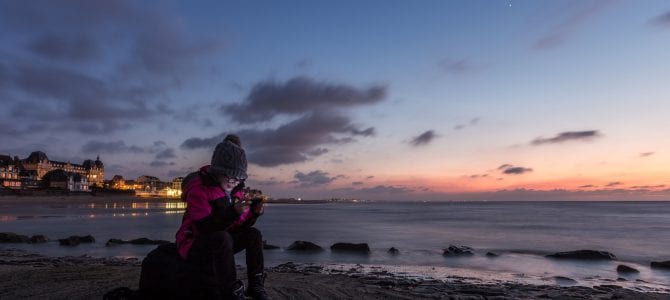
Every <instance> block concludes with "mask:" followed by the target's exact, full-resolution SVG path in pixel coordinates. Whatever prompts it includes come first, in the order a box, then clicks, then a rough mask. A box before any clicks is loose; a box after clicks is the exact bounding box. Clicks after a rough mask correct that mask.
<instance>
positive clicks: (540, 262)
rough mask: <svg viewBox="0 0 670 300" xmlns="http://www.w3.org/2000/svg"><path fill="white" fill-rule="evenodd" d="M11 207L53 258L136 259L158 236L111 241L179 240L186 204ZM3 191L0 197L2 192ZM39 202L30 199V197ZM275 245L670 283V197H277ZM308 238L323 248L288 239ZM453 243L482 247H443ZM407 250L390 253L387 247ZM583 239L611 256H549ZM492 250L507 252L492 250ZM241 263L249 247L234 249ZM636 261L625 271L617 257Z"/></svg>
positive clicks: (433, 271)
mask: <svg viewBox="0 0 670 300" xmlns="http://www.w3.org/2000/svg"><path fill="white" fill-rule="evenodd" d="M64 199H65V200H63V201H61V202H58V203H57V204H54V203H52V202H49V204H44V205H38V204H32V205H6V204H4V205H3V204H2V201H0V232H15V233H18V234H22V235H28V236H30V235H36V234H42V235H45V236H47V237H48V238H49V239H50V241H49V242H47V243H45V244H0V248H17V249H24V250H27V251H29V252H34V253H39V254H44V255H49V256H80V255H89V256H94V257H126V258H128V257H136V258H138V259H142V258H143V257H144V256H145V255H146V254H147V253H148V252H149V251H151V250H152V249H154V248H155V247H156V246H152V245H129V244H125V245H117V246H109V247H107V246H105V242H106V241H107V240H108V239H111V238H117V239H124V240H130V239H135V238H140V237H147V238H150V239H160V240H168V241H174V235H175V232H176V231H177V228H178V227H179V225H180V223H181V218H182V215H183V212H184V209H185V205H184V203H183V202H179V201H174V202H165V201H164V200H153V199H149V200H143V199H139V198H138V200H137V201H134V202H128V201H115V200H114V198H105V199H108V200H104V201H100V200H96V202H91V203H81V202H79V203H76V204H75V203H73V204H68V202H67V198H64ZM0 200H1V199H0ZM31 203H32V202H31ZM255 226H256V227H257V228H258V229H260V230H261V232H262V233H263V239H264V240H266V241H267V243H268V244H271V245H276V246H279V247H280V248H279V249H276V250H265V252H264V255H265V261H266V266H268V267H272V266H276V265H279V264H282V263H286V262H294V263H302V264H317V265H322V266H326V267H327V268H330V269H338V268H339V269H341V270H347V269H350V268H352V267H359V268H361V267H363V268H366V269H369V270H378V269H380V268H381V269H384V270H387V271H389V272H393V273H395V274H402V275H406V276H408V277H410V276H413V277H424V278H434V279H444V280H446V279H448V278H453V277H454V276H459V277H463V278H470V279H472V280H474V281H476V282H483V283H487V282H489V283H490V282H500V281H505V282H522V283H530V284H559V285H583V286H596V285H602V284H617V285H620V286H624V287H628V288H632V289H637V290H641V291H662V292H663V291H665V292H670V271H667V270H660V269H652V268H650V262H651V261H667V260H670V202H640V201H630V202H620V201H617V202H614V201H612V202H607V201H600V202H545V201H536V202H528V201H523V202H522V201H519V202H497V201H489V202H448V201H445V202H383V201H380V202H359V203H319V204H268V205H267V206H266V210H265V214H264V215H263V216H262V217H261V218H260V219H259V220H258V222H257V223H256V225H255ZM71 235H92V236H93V237H94V238H95V239H96V242H95V243H92V244H81V245H79V246H75V247H71V246H60V245H59V243H58V241H57V239H59V238H66V237H68V236H71ZM295 241H310V242H313V243H315V244H317V245H320V246H322V247H323V248H324V249H325V251H322V252H317V253H296V252H294V251H288V250H286V248H287V247H288V246H289V245H291V244H292V243H293V242H295ZM338 242H347V243H367V244H368V245H369V247H370V249H371V253H370V254H368V255H361V254H346V253H340V252H332V251H330V246H331V245H332V244H334V243H338ZM450 245H455V246H468V247H471V248H472V249H474V253H475V255H472V256H467V257H445V256H443V255H442V254H443V249H445V248H447V247H449V246H450ZM391 247H394V248H396V249H398V250H399V254H397V255H393V254H390V253H388V250H389V248H391ZM581 249H591V250H601V251H608V252H610V253H613V254H614V255H616V257H617V259H616V260H614V261H596V262H590V261H572V260H556V259H550V258H547V257H545V255H547V254H552V253H556V252H561V251H572V250H581ZM488 252H492V253H495V254H497V255H498V256H495V257H491V256H487V255H486V253H488ZM236 261H237V263H238V264H240V265H243V264H244V253H243V252H242V253H239V254H238V255H236ZM621 264H624V265H627V266H630V267H633V268H635V269H637V270H639V273H635V274H627V275H626V274H619V273H617V272H616V267H617V266H618V265H621Z"/></svg>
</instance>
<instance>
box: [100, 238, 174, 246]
mask: <svg viewBox="0 0 670 300" xmlns="http://www.w3.org/2000/svg"><path fill="white" fill-rule="evenodd" d="M169 243H170V242H168V241H164V240H151V239H148V238H144V237H143V238H139V239H134V240H130V241H124V240H122V239H109V240H108V241H107V243H105V246H116V245H123V244H133V245H163V244H169Z"/></svg>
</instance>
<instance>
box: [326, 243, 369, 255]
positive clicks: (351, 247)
mask: <svg viewBox="0 0 670 300" xmlns="http://www.w3.org/2000/svg"><path fill="white" fill-rule="evenodd" d="M330 250H331V251H343V252H356V253H362V254H368V253H370V247H369V246H368V244H366V243H361V244H352V243H335V244H333V245H332V246H330Z"/></svg>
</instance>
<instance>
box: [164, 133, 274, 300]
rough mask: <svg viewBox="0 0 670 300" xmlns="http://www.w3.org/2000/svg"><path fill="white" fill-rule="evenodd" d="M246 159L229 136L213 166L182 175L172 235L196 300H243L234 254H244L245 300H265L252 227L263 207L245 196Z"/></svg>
mask: <svg viewBox="0 0 670 300" xmlns="http://www.w3.org/2000/svg"><path fill="white" fill-rule="evenodd" d="M245 179H247V159H246V154H245V152H244V149H242V147H241V142H240V138H239V137H237V136H236V135H228V136H226V138H225V139H224V140H223V142H221V143H219V144H218V145H217V146H216V149H215V150H214V153H213V155H212V160H211V164H210V165H208V166H204V167H202V168H200V170H199V171H198V172H193V173H191V174H189V175H188V176H186V178H184V180H183V182H182V200H183V201H185V202H186V211H185V212H184V216H183V218H182V224H181V226H180V227H179V230H178V231H177V234H176V242H177V250H178V252H179V255H180V256H181V257H182V258H184V259H185V260H186V262H187V263H188V264H190V265H191V266H192V267H193V268H192V269H193V272H194V274H193V277H194V278H193V279H194V280H195V287H194V289H195V291H194V293H195V294H193V297H195V298H208V299H209V298H219V299H224V298H225V299H228V298H234V299H236V298H241V299H244V295H243V294H242V291H243V290H244V286H243V285H242V284H241V282H239V281H237V274H236V270H235V258H234V254H235V253H237V252H240V251H242V250H246V264H247V276H248V280H249V281H248V282H249V283H248V289H247V296H250V297H252V298H253V299H269V298H268V296H267V293H266V292H265V288H264V281H265V276H266V275H265V273H264V272H263V270H264V260H263V243H262V237H261V232H260V231H259V230H258V229H256V228H255V227H252V225H253V224H254V223H255V221H256V219H257V218H258V217H259V216H260V215H262V214H263V203H262V202H252V203H248V201H246V200H245V197H244V191H243V189H244V180H245Z"/></svg>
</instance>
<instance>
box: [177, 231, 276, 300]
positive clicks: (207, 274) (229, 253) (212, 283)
mask: <svg viewBox="0 0 670 300" xmlns="http://www.w3.org/2000/svg"><path fill="white" fill-rule="evenodd" d="M245 249H246V253H245V255H246V263H247V276H248V278H249V279H251V278H253V276H254V275H256V274H259V273H263V268H264V266H263V240H262V236H261V232H260V231H259V230H258V229H256V228H254V227H248V228H244V229H240V230H239V231H236V232H233V233H229V232H227V231H215V232H212V233H208V234H204V235H202V236H200V237H198V238H197V239H196V240H195V241H194V242H193V246H191V250H190V252H189V254H188V259H187V262H188V263H189V264H191V265H192V266H193V267H194V270H193V271H194V272H195V273H196V274H193V275H194V276H193V277H194V279H195V280H196V283H197V284H196V285H198V286H200V287H201V288H204V289H206V290H211V291H214V290H218V291H220V293H222V294H223V295H226V294H228V293H229V291H231V290H232V286H233V284H234V283H235V280H237V272H236V270H235V257H234V254H235V253H238V252H240V251H242V250H245ZM208 293H209V292H208ZM208 298H209V297H208Z"/></svg>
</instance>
